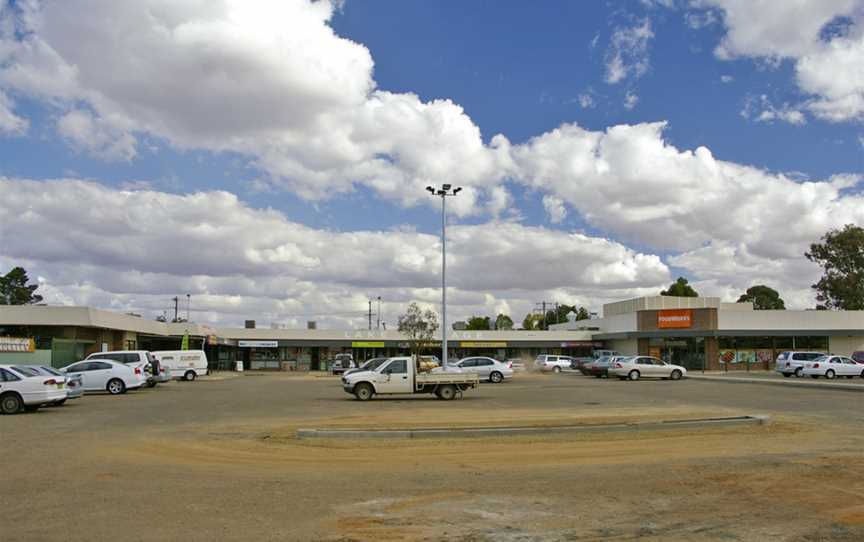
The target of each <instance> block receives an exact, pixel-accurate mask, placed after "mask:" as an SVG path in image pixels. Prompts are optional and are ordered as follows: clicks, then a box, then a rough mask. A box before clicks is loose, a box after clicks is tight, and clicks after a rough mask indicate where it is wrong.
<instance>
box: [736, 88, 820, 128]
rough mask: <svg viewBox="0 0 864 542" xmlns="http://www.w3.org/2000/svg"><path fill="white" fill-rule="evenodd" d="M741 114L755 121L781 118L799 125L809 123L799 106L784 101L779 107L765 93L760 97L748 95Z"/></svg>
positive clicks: (780, 119) (770, 120) (769, 120)
mask: <svg viewBox="0 0 864 542" xmlns="http://www.w3.org/2000/svg"><path fill="white" fill-rule="evenodd" d="M741 116H742V117H744V118H745V119H748V120H753V121H755V122H773V121H775V120H779V121H783V122H787V123H789V124H794V125H797V126H801V125H803V124H807V118H806V117H805V116H804V113H802V112H801V110H800V109H799V108H796V107H795V106H793V105H790V104H788V103H784V104H783V105H781V106H780V107H777V106H775V105H774V104H773V103H771V100H769V99H768V96H766V95H764V94H763V95H761V96H759V97H758V98H757V97H755V96H748V97H747V98H746V99H745V100H744V107H743V109H741Z"/></svg>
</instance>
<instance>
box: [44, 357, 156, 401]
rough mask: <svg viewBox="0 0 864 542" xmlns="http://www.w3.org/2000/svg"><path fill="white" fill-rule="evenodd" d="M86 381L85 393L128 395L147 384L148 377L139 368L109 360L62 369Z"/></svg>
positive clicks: (94, 360)
mask: <svg viewBox="0 0 864 542" xmlns="http://www.w3.org/2000/svg"><path fill="white" fill-rule="evenodd" d="M60 371H61V372H63V373H65V374H67V375H70V376H80V377H81V378H82V379H83V380H84V391H107V392H108V393H110V394H111V395H118V394H121V393H126V391H127V390H134V389H138V388H140V387H141V386H142V385H146V384H147V375H146V374H144V371H143V369H142V368H141V367H139V366H134V367H133V366H129V365H125V364H123V363H120V362H117V361H112V360H108V359H88V360H85V361H79V362H78V363H73V364H72V365H69V366H68V367H64V368H62V369H60Z"/></svg>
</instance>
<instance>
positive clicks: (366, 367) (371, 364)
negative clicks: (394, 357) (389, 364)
mask: <svg viewBox="0 0 864 542" xmlns="http://www.w3.org/2000/svg"><path fill="white" fill-rule="evenodd" d="M388 359H390V358H371V359H367V360H366V361H364V362H363V363H361V364H360V367H356V368H354V369H348V370H347V371H345V372H344V373H343V376H348V375H350V374H354V373H359V372H360V371H374V370H375V369H377V368H378V367H380V366H381V364H383V363H384V362H385V361H387V360H388Z"/></svg>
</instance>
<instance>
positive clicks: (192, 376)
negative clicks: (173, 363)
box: [183, 371, 197, 382]
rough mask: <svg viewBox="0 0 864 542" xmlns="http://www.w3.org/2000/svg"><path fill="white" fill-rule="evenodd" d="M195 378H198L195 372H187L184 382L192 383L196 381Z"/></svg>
mask: <svg viewBox="0 0 864 542" xmlns="http://www.w3.org/2000/svg"><path fill="white" fill-rule="evenodd" d="M195 376H197V375H196V374H195V371H186V374H184V375H183V380H185V381H186V382H192V381H193V380H195Z"/></svg>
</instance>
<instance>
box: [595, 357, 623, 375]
mask: <svg viewBox="0 0 864 542" xmlns="http://www.w3.org/2000/svg"><path fill="white" fill-rule="evenodd" d="M622 359H627V357H626V356H603V357H601V358H599V359H597V360H595V361H594V362H593V363H590V364H588V366H587V369H588V375H589V376H593V377H595V378H603V377H604V376H605V377H608V376H609V367H611V366H612V364H613V363H615V362H616V361H620V360H622Z"/></svg>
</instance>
